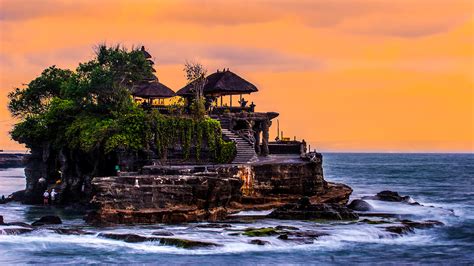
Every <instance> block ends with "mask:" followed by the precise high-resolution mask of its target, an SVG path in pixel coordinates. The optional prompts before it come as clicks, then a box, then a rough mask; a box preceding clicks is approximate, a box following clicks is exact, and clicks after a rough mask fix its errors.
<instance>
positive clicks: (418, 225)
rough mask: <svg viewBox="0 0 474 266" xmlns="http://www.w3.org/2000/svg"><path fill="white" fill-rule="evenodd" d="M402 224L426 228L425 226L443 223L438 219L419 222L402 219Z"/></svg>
mask: <svg viewBox="0 0 474 266" xmlns="http://www.w3.org/2000/svg"><path fill="white" fill-rule="evenodd" d="M401 222H402V224H404V225H406V226H409V227H411V228H416V229H427V228H432V227H435V226H442V225H444V223H442V222H440V221H435V220H426V221H421V222H415V221H411V220H402V221H401Z"/></svg>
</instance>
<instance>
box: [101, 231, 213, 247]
mask: <svg viewBox="0 0 474 266" xmlns="http://www.w3.org/2000/svg"><path fill="white" fill-rule="evenodd" d="M99 237H103V238H108V239H114V240H121V241H124V242H127V243H142V242H159V243H160V244H161V245H166V246H175V247H179V248H186V249H193V248H203V247H215V246H219V245H218V244H215V243H210V242H202V241H195V240H187V239H179V238H160V237H146V236H140V235H136V234H112V233H100V234H99Z"/></svg>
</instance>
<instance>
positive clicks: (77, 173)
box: [22, 143, 114, 204]
mask: <svg viewBox="0 0 474 266" xmlns="http://www.w3.org/2000/svg"><path fill="white" fill-rule="evenodd" d="M111 159H114V158H98V157H96V156H94V155H88V154H79V153H74V152H71V151H70V150H68V149H67V148H62V149H60V150H59V151H58V150H56V149H53V148H51V145H50V143H43V144H42V145H39V146H36V147H33V148H31V153H30V154H28V155H26V156H25V158H24V166H25V176H26V188H25V194H24V197H23V198H22V202H24V203H27V204H38V203H41V202H42V200H43V197H42V195H43V192H44V191H45V190H46V189H52V188H55V189H56V191H58V192H59V198H58V202H59V203H88V202H89V200H90V180H91V177H92V176H93V175H94V173H108V174H112V173H113V171H111V170H109V169H112V170H113V165H114V164H113V163H112V161H113V160H111Z"/></svg>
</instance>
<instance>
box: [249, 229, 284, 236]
mask: <svg viewBox="0 0 474 266" xmlns="http://www.w3.org/2000/svg"><path fill="white" fill-rule="evenodd" d="M278 234H280V231H279V230H277V229H275V228H273V227H263V228H247V229H245V232H244V233H243V235H246V236H249V237H257V236H274V235H278Z"/></svg>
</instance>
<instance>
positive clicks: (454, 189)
mask: <svg viewBox="0 0 474 266" xmlns="http://www.w3.org/2000/svg"><path fill="white" fill-rule="evenodd" d="M21 171H22V169H7V170H0V194H9V193H10V192H13V191H15V190H18V189H21V188H23V187H24V179H22V178H18V177H15V176H19V175H20V176H21V175H22V172H21ZM324 174H325V178H326V179H327V180H328V181H332V182H342V183H345V184H348V185H350V186H351V187H352V188H353V189H354V193H353V195H352V198H360V197H362V196H365V195H374V194H376V193H377V192H380V191H382V190H392V191H397V192H399V193H400V194H402V195H409V196H411V197H412V198H413V199H414V200H415V201H417V202H419V203H421V204H423V205H425V206H411V205H407V204H402V203H387V202H381V201H369V202H370V203H371V204H372V205H373V206H374V207H375V209H376V211H379V212H385V213H395V214H399V215H400V216H401V217H402V218H406V219H412V220H438V221H441V222H443V223H444V224H445V226H442V227H436V228H432V229H427V230H415V233H413V234H407V235H403V236H401V237H391V236H390V235H389V234H388V233H387V232H386V231H384V230H382V229H381V228H380V226H379V225H370V224H360V223H348V222H347V223H346V222H342V223H341V222H330V223H317V222H305V221H278V220H270V219H265V220H260V221H258V222H256V223H251V224H250V223H249V224H234V225H232V229H243V228H246V227H250V226H252V227H266V226H276V225H291V226H296V227H298V228H300V230H317V231H321V232H327V233H328V234H329V235H328V236H324V237H321V238H319V239H317V240H315V241H314V242H313V243H312V244H304V243H299V244H298V243H291V242H290V243H289V242H285V241H282V240H279V239H276V237H263V238H259V239H263V240H267V241H269V242H270V243H271V244H270V245H265V246H257V245H252V244H249V243H248V240H249V238H248V237H245V236H232V235H229V232H228V231H225V229H223V228H196V227H195V224H184V225H173V226H164V228H165V230H167V231H169V232H172V233H173V234H175V236H176V237H180V238H187V239H196V240H204V241H211V242H216V243H219V244H222V246H221V247H217V248H212V249H196V250H184V249H179V248H174V247H168V246H160V245H158V244H154V243H135V244H132V243H124V242H121V241H115V240H110V239H103V238H100V237H97V235H87V236H65V235H57V234H55V233H53V232H52V231H48V230H39V231H35V232H34V233H31V234H25V235H20V236H11V235H8V236H7V235H0V264H17V263H42V264H47V263H73V264H86V263H167V264H188V263H191V264H219V265H220V264H248V263H251V264H289V263H290V264H291V263H295V264H321V263H338V264H354V263H370V264H378V263H380V264H387V263H393V264H400V263H404V264H405V263H443V264H460V263H467V264H472V263H474V255H473V250H474V186H473V185H474V154H348V153H327V154H324ZM427 206H434V207H427ZM47 213H50V214H59V215H60V216H61V217H63V218H64V223H65V224H66V225H67V226H81V227H83V228H84V229H86V230H89V231H93V232H99V230H100V231H101V232H102V231H104V230H105V231H107V232H115V233H135V234H142V235H150V234H151V233H152V232H153V231H156V228H153V227H150V226H128V227H127V226H122V227H114V228H105V229H97V228H90V227H87V226H86V225H85V224H84V223H83V221H82V219H81V216H80V215H78V214H75V213H74V212H70V211H67V210H60V209H56V208H54V207H51V208H47V209H44V208H42V207H30V206H22V205H19V204H16V203H14V204H7V205H0V215H3V216H4V217H5V220H6V221H7V222H8V221H25V222H31V221H33V220H34V219H37V218H39V217H40V216H42V215H44V214H47ZM267 213H268V212H267ZM253 214H255V213H253ZM261 214H266V213H261ZM0 229H1V228H0Z"/></svg>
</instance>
